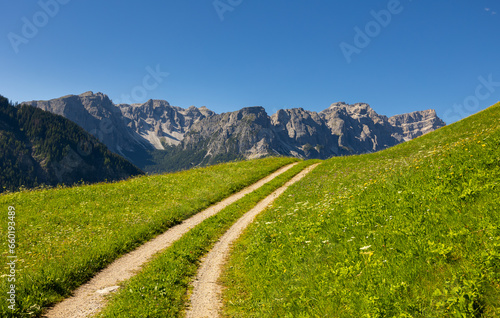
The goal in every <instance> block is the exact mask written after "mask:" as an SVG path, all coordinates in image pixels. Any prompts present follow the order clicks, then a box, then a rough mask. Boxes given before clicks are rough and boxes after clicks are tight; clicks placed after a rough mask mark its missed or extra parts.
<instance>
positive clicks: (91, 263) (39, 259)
mask: <svg viewBox="0 0 500 318" xmlns="http://www.w3.org/2000/svg"><path fill="white" fill-rule="evenodd" d="M294 161H296V160H295V159H290V158H269V159H260V160H252V161H242V162H235V163H228V164H221V165H216V166H212V167H208V168H202V169H193V170H189V171H184V172H179V173H173V174H165V175H155V176H144V177H137V178H133V179H130V180H127V181H122V182H116V183H101V184H95V185H83V186H77V187H71V188H53V189H45V190H33V191H22V192H17V193H8V194H3V195H0V208H1V209H2V210H3V211H4V213H2V215H3V218H4V220H3V225H2V226H0V236H1V237H3V238H4V239H3V240H2V242H1V245H2V255H3V256H4V259H5V260H6V261H5V262H4V266H2V268H3V271H2V285H1V290H0V291H1V293H2V295H7V291H8V285H9V284H10V283H8V282H7V277H6V275H7V273H8V270H9V269H8V267H7V258H6V257H7V256H8V255H9V248H8V242H7V230H8V227H7V224H8V222H9V221H11V220H9V219H8V210H9V209H8V207H9V206H13V207H14V208H15V211H16V215H15V236H16V238H15V239H16V248H15V252H16V256H17V262H16V277H15V278H16V281H15V285H16V304H15V310H14V311H12V310H10V309H9V308H7V306H8V305H9V303H8V302H7V301H2V302H0V317H31V316H35V317H36V316H39V315H40V313H41V311H42V308H43V307H45V306H47V305H50V304H53V303H54V302H56V301H59V300H61V299H62V298H64V297H65V296H68V295H69V294H70V292H71V291H72V290H74V289H75V288H76V287H78V286H79V285H81V284H82V283H84V282H86V281H87V280H89V279H90V278H91V277H92V276H93V274H95V273H96V272H97V271H99V270H100V269H102V268H104V267H105V266H106V265H107V264H109V263H110V262H112V261H113V260H114V259H116V258H117V257H118V256H120V255H122V254H124V253H126V252H128V251H130V250H132V249H134V248H135V247H137V246H139V245H140V244H142V243H144V242H146V241H147V240H149V239H151V238H153V237H154V236H156V235H157V234H160V233H162V232H164V231H165V230H166V229H168V228H169V227H171V226H173V225H175V224H178V223H180V222H181V221H182V220H184V219H186V218H188V217H190V216H192V215H193V214H195V213H197V212H199V211H201V210H203V209H204V208H206V207H208V206H210V205H211V204H213V203H215V202H218V201H220V200H222V199H223V198H225V197H227V196H228V195H230V194H232V193H234V192H236V191H238V190H240V189H242V188H244V187H245V186H247V185H249V184H251V183H254V182H256V181H258V180H259V179H261V178H263V177H265V176H267V175H268V174H269V173H271V172H273V171H275V170H277V169H278V168H280V167H282V166H283V165H285V164H288V163H291V162H294ZM4 225H5V226H4Z"/></svg>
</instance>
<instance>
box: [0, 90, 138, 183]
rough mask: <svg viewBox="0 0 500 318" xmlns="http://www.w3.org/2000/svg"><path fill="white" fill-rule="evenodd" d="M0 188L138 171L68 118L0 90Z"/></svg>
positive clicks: (100, 178) (91, 179)
mask: <svg viewBox="0 0 500 318" xmlns="http://www.w3.org/2000/svg"><path fill="white" fill-rule="evenodd" d="M0 171H1V173H0V192H2V191H5V190H15V189H18V188H19V187H26V188H31V187H36V186H40V185H52V186H53V185H57V184H66V185H71V184H74V183H77V182H80V181H83V182H90V183H92V182H100V181H105V180H109V181H112V180H120V179H126V178H129V177H130V176H134V175H140V174H143V172H142V171H141V170H139V169H138V168H136V167H135V166H134V165H132V164H131V163H129V162H128V161H126V160H125V159H123V158H121V157H120V156H118V155H116V154H114V153H111V152H110V151H109V150H108V149H106V146H104V145H103V144H101V143H100V142H99V141H98V140H97V139H96V138H94V137H93V136H91V135H90V134H88V133H87V132H85V131H84V130H83V129H82V128H80V127H79V126H77V125H76V124H75V123H73V122H71V121H70V120H68V119H66V118H64V117H62V116H57V115H54V114H52V113H49V112H46V111H43V110H41V109H38V108H35V107H32V106H28V105H21V106H17V107H14V106H12V105H11V104H10V103H9V101H8V100H7V99H6V98H4V97H2V96H0Z"/></svg>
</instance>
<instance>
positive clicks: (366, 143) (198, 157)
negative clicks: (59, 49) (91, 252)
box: [28, 92, 445, 172]
mask: <svg viewBox="0 0 500 318" xmlns="http://www.w3.org/2000/svg"><path fill="white" fill-rule="evenodd" d="M28 103H29V104H31V105H33V106H35V107H38V108H41V109H43V110H47V111H50V112H53V113H56V114H59V115H62V116H65V117H67V118H68V119H70V120H72V121H74V122H75V123H77V124H78V125H80V126H81V127H83V128H84V129H85V130H86V131H88V132H90V133H91V134H93V135H94V136H96V137H97V138H98V139H99V140H101V141H102V142H103V143H104V144H106V145H107V146H108V148H109V149H110V150H112V151H113V152H115V153H117V154H120V155H122V156H124V157H126V158H128V159H130V160H131V161H132V162H134V163H135V164H136V165H137V166H139V167H141V168H143V169H146V170H147V171H153V172H159V171H171V170H179V169H186V168H190V167H193V166H199V165H206V164H212V163H216V162H221V161H228V160H233V159H241V158H259V157H265V156H269V155H283V156H294V157H299V158H320V159H326V158H329V157H332V156H342V155H351V154H361V153H367V152H374V151H379V150H382V149H385V148H388V147H391V146H394V145H396V144H398V143H401V142H403V141H407V140H411V139H413V138H415V137H418V136H421V135H423V134H426V133H428V132H431V131H433V130H436V129H438V128H440V127H443V126H444V125H445V123H444V122H443V121H442V120H441V119H440V118H439V117H438V116H437V115H436V112H435V111H434V110H424V111H416V112H412V113H408V114H402V115H396V116H392V117H390V118H389V117H387V116H383V115H379V114H377V113H376V112H375V111H374V110H373V109H372V108H371V107H370V106H369V105H368V104H365V103H357V104H353V105H348V104H346V103H344V102H338V103H334V104H332V105H330V107H328V108H327V109H325V110H323V111H321V112H313V111H307V110H304V109H303V108H293V109H281V110H279V111H277V112H276V113H275V114H273V115H272V116H269V115H268V114H267V113H266V111H265V109H264V108H263V107H258V106H257V107H246V108H243V109H241V110H238V111H235V112H229V113H223V114H216V113H214V112H213V111H211V110H209V109H208V108H206V107H201V108H197V107H194V106H191V107H189V108H187V109H184V108H181V107H177V106H171V105H170V104H169V103H168V102H167V101H164V100H148V101H147V102H145V103H143V104H133V105H128V104H119V105H115V104H114V103H113V102H112V101H111V100H110V99H109V98H108V96H106V95H105V94H103V93H95V94H94V93H93V92H86V93H83V94H81V95H67V96H64V97H61V98H57V99H52V100H49V101H31V102H28Z"/></svg>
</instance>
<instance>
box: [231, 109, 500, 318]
mask: <svg viewBox="0 0 500 318" xmlns="http://www.w3.org/2000/svg"><path fill="white" fill-rule="evenodd" d="M499 147H500V104H497V105H494V106H492V107H490V108H488V109H487V110H485V111H483V112H481V113H478V114H476V115H474V116H472V117H469V118H467V119H465V120H463V121H461V122H458V123H455V124H453V125H450V126H447V127H444V128H442V129H439V130H438V131H436V132H433V133H430V134H427V135H425V136H422V137H420V138H417V139H416V140H413V141H410V142H407V143H404V144H401V145H399V146H396V147H393V148H391V149H388V150H386V151H382V152H379V153H375V154H369V155H362V156H352V157H343V158H333V159H330V160H328V161H325V162H324V163H323V164H322V165H320V166H319V167H318V168H316V169H315V170H314V171H313V172H312V173H311V174H309V175H308V176H306V177H305V178H304V179H302V181H300V182H298V183H297V184H295V185H294V186H292V187H290V188H289V189H288V190H287V192H286V193H285V194H284V195H283V196H282V197H281V198H279V199H278V201H276V203H275V204H274V207H273V208H272V209H269V210H268V211H267V212H265V213H263V214H261V215H260V216H259V217H258V219H257V220H256V222H254V223H253V224H252V225H251V226H250V227H249V228H248V229H247V231H246V232H245V233H244V235H243V236H242V237H241V238H240V239H239V240H238V242H237V243H236V244H235V246H234V251H233V254H232V256H231V259H230V261H229V263H228V264H227V268H226V272H225V275H224V277H223V279H222V280H223V283H224V285H225V286H226V287H227V289H226V290H225V294H224V302H225V307H224V311H225V315H226V316H228V317H498V316H499V315H500V227H499V224H500V207H499V202H500V201H499V198H500V150H499V149H500V148H499Z"/></svg>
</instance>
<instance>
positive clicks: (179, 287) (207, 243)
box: [98, 160, 318, 318]
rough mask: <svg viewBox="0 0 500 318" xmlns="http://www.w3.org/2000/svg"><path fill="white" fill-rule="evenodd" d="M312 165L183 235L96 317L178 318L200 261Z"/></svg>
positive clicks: (300, 167)
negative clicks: (261, 204)
mask: <svg viewBox="0 0 500 318" xmlns="http://www.w3.org/2000/svg"><path fill="white" fill-rule="evenodd" d="M315 162H318V161H317V160H309V161H304V162H301V163H299V164H298V165H297V166H295V167H293V168H291V169H290V170H288V171H286V172H285V173H283V174H282V175H280V176H278V177H276V178H275V179H273V180H272V181H270V182H268V183H267V184H265V185H263V186H262V187H261V188H259V189H257V190H255V191H254V192H252V193H250V194H247V195H246V196H245V197H243V198H242V199H240V200H238V201H237V202H235V203H233V204H231V205H229V206H228V207H226V208H225V209H224V210H222V211H221V212H219V213H218V214H217V215H214V216H212V217H210V218H208V219H207V220H205V221H203V222H202V223H201V224H199V225H198V226H196V227H195V228H194V229H192V230H191V231H189V232H188V233H186V234H185V235H184V236H183V237H182V238H181V239H180V240H178V241H177V242H175V243H174V244H173V245H172V246H171V247H170V248H168V249H167V250H166V251H165V252H162V253H160V254H159V255H158V256H157V257H156V258H155V259H154V260H152V261H151V262H150V263H148V264H147V265H146V266H145V267H144V268H143V270H141V272H140V273H139V274H137V275H136V276H134V277H133V278H131V279H130V280H129V281H127V282H126V283H124V284H123V286H122V288H121V289H120V291H118V292H117V293H116V294H114V295H113V296H111V299H110V302H109V304H108V306H107V307H106V308H105V309H104V310H103V311H102V312H101V313H100V314H99V315H98V317H101V318H103V317H134V318H139V317H179V316H181V315H182V314H183V312H184V309H185V305H186V301H187V299H188V298H187V291H188V287H189V283H190V282H191V281H192V280H193V278H194V276H195V275H196V272H197V269H198V267H199V265H200V261H199V260H200V258H201V257H202V256H203V255H205V254H206V253H207V251H209V250H210V248H211V247H212V246H213V244H215V242H216V241H217V240H218V238H219V237H220V236H221V235H222V234H224V233H225V232H226V231H227V230H228V229H229V228H230V227H231V225H232V224H233V223H234V222H235V221H236V220H238V219H239V218H240V217H241V216H242V215H243V214H245V213H246V212H247V211H249V210H250V209H251V208H252V207H254V206H255V205H256V204H257V203H258V202H259V201H261V200H262V199H264V198H265V197H266V196H268V195H269V194H271V193H272V192H273V191H274V190H276V189H277V188H279V187H281V186H282V185H283V184H284V183H285V182H287V181H288V180H290V179H291V178H292V177H293V176H295V175H296V174H298V173H299V172H300V171H302V170H303V169H304V168H306V167H307V166H309V165H311V164H313V163H315Z"/></svg>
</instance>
